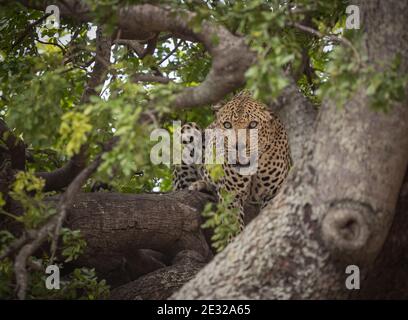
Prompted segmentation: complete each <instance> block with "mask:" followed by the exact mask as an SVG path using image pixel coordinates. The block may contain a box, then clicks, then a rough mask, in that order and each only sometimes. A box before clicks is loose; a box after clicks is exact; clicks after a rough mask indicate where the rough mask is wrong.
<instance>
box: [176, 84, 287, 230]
mask: <svg viewBox="0 0 408 320" xmlns="http://www.w3.org/2000/svg"><path fill="white" fill-rule="evenodd" d="M255 122H256V128H257V129H258V156H259V158H258V159H259V160H258V168H257V171H256V173H254V174H252V175H241V174H240V171H239V170H238V169H240V168H241V167H243V165H242V164H240V163H237V164H235V165H234V164H228V163H226V161H225V162H224V164H223V165H222V167H223V170H224V176H223V177H222V178H221V179H219V180H218V181H216V182H215V181H213V180H212V179H211V177H210V174H209V173H208V172H207V170H206V168H205V166H204V165H194V164H191V165H188V164H186V163H183V164H181V165H178V166H175V168H174V171H173V175H174V180H173V184H174V189H176V190H179V189H185V188H188V189H190V190H203V189H207V190H213V191H216V192H217V194H218V196H219V197H220V193H221V190H226V191H227V192H229V193H232V194H234V200H233V202H232V203H231V204H230V208H238V211H239V216H238V221H239V223H240V229H241V230H242V229H243V228H244V205H245V203H247V202H257V203H261V204H262V207H264V206H265V205H266V204H267V203H268V202H269V201H270V200H271V199H273V197H274V196H275V195H276V193H277V192H278V190H279V188H280V186H281V185H282V183H283V182H284V180H285V178H286V176H287V174H288V171H289V168H290V165H291V157H290V151H289V143H288V138H287V134H286V131H285V128H284V126H283V125H282V123H281V122H280V120H279V119H278V117H277V116H276V115H274V114H273V113H271V112H270V111H268V110H267V108H266V106H265V105H264V104H262V103H260V102H259V101H256V100H254V99H253V98H252V97H251V95H250V94H249V93H248V92H246V91H243V92H241V93H239V94H238V95H236V96H235V97H234V98H233V99H232V100H230V101H229V102H227V103H226V104H225V105H223V106H222V107H221V108H219V109H218V111H217V112H216V119H215V121H214V122H213V123H212V124H211V125H210V126H209V128H212V129H215V128H216V129H220V130H222V131H223V132H224V131H225V130H226V129H225V128H226V127H230V128H231V129H233V130H234V131H233V132H234V133H235V134H236V132H237V131H236V130H237V129H249V128H250V127H251V126H254V123H255ZM246 132H247V135H246V139H247V141H246V146H250V144H249V137H250V134H251V131H250V130H247V131H246ZM200 134H201V130H200V128H199V127H198V126H197V125H196V124H195V123H187V124H185V125H184V126H183V127H182V130H181V137H182V143H183V144H184V145H185V146H186V148H187V149H186V150H187V151H185V152H189V153H190V155H191V156H194V150H190V149H188V148H189V145H188V144H189V143H190V142H191V141H192V136H193V135H200ZM204 145H205V143H203V146H204ZM225 146H226V147H227V139H226V140H225ZM250 147H251V146H250ZM226 151H227V150H226ZM246 151H247V155H249V152H250V148H247V150H246ZM202 152H203V154H204V152H205V148H204V147H203V150H202ZM225 153H226V154H227V152H225ZM220 199H222V197H220Z"/></svg>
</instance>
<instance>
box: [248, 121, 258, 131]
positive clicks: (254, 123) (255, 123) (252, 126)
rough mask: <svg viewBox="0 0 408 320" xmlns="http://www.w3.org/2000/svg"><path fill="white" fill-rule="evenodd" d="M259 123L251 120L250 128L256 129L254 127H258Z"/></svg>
mask: <svg viewBox="0 0 408 320" xmlns="http://www.w3.org/2000/svg"><path fill="white" fill-rule="evenodd" d="M257 125H258V122H256V121H251V122H250V123H249V126H248V127H249V129H254V128H256V126H257Z"/></svg>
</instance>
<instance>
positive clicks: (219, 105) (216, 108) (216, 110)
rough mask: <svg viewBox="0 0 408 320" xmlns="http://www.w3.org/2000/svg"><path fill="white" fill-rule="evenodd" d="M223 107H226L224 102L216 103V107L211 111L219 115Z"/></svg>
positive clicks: (212, 107)
mask: <svg viewBox="0 0 408 320" xmlns="http://www.w3.org/2000/svg"><path fill="white" fill-rule="evenodd" d="M223 106H224V102H223V101H220V102H218V103H216V104H215V105H213V106H211V110H212V111H214V113H217V112H218V111H219V110H220V109H221V108H222V107H223Z"/></svg>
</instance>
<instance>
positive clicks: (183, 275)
mask: <svg viewBox="0 0 408 320" xmlns="http://www.w3.org/2000/svg"><path fill="white" fill-rule="evenodd" d="M205 262H206V260H205V259H204V258H203V257H202V256H200V255H199V254H198V253H197V252H195V251H189V250H185V251H181V252H179V253H178V254H177V255H176V257H175V258H174V259H173V261H172V265H171V266H169V267H166V268H162V269H159V270H156V271H154V272H151V273H149V274H147V275H145V276H143V277H140V278H139V279H137V280H135V281H132V282H129V283H127V284H125V285H123V286H121V287H119V288H116V289H115V290H113V291H112V292H111V296H110V298H111V299H114V300H139V299H142V300H153V299H154V300H163V299H167V298H168V297H169V296H170V295H171V294H172V293H173V292H175V291H177V290H178V289H179V288H180V287H181V286H182V285H183V284H185V283H186V282H188V281H189V280H190V279H192V278H193V277H194V276H195V274H196V273H197V272H198V271H199V270H200V269H201V268H202V267H203V266H204V265H205Z"/></svg>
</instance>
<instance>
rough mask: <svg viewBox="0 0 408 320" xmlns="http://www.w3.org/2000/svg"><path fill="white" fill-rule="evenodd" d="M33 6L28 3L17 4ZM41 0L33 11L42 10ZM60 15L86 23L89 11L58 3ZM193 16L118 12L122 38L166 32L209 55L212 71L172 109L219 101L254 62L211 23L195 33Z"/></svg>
mask: <svg viewBox="0 0 408 320" xmlns="http://www.w3.org/2000/svg"><path fill="white" fill-rule="evenodd" d="M20 2H22V3H23V4H25V5H26V6H28V7H30V6H31V7H33V5H32V4H31V2H30V1H20ZM45 5H46V1H42V2H41V3H40V4H38V5H36V6H35V8H37V9H39V8H45ZM57 5H58V6H59V7H60V10H61V15H62V16H64V15H65V16H69V17H71V18H73V19H76V20H79V21H83V22H89V21H91V20H93V17H92V12H91V11H90V10H89V8H88V7H87V5H86V4H85V3H84V2H83V1H79V0H65V1H63V2H62V1H57ZM195 17H196V15H195V14H194V13H191V12H189V11H183V10H178V11H172V10H170V9H169V8H167V7H159V6H154V5H150V4H143V5H132V6H125V7H122V8H120V9H119V10H118V12H117V19H116V20H117V21H118V25H117V26H118V28H119V29H120V31H121V32H120V34H121V37H122V38H127V39H136V40H146V39H151V38H152V37H153V36H154V35H156V34H158V33H159V32H162V31H166V32H170V33H172V34H174V36H175V37H179V38H182V39H186V38H189V39H191V40H194V41H197V42H201V43H202V44H203V45H204V46H205V48H206V50H207V51H208V52H209V53H210V55H211V56H212V65H211V70H210V72H209V73H208V75H207V77H206V79H205V80H204V81H203V82H202V83H201V84H200V85H199V86H197V87H190V88H186V89H184V90H183V91H182V92H181V93H179V94H177V95H176V96H175V97H174V100H173V102H172V106H173V107H174V108H190V107H197V106H204V105H207V104H212V103H216V102H218V101H219V100H220V99H222V98H223V97H224V96H225V95H226V94H228V93H229V92H231V91H233V90H235V89H237V88H239V87H240V86H242V85H243V84H244V83H245V72H246V71H247V69H248V68H249V66H250V65H251V64H252V62H253V61H254V59H255V53H253V52H252V51H250V50H249V47H248V46H247V45H246V43H245V39H244V38H242V37H238V36H236V35H233V34H232V33H231V32H229V31H228V30H227V29H226V28H225V27H223V26H221V25H217V24H216V23H214V22H210V21H204V22H202V23H201V28H200V31H194V30H193V28H192V27H191V24H190V22H191V21H192V20H193V19H194V18H195Z"/></svg>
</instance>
